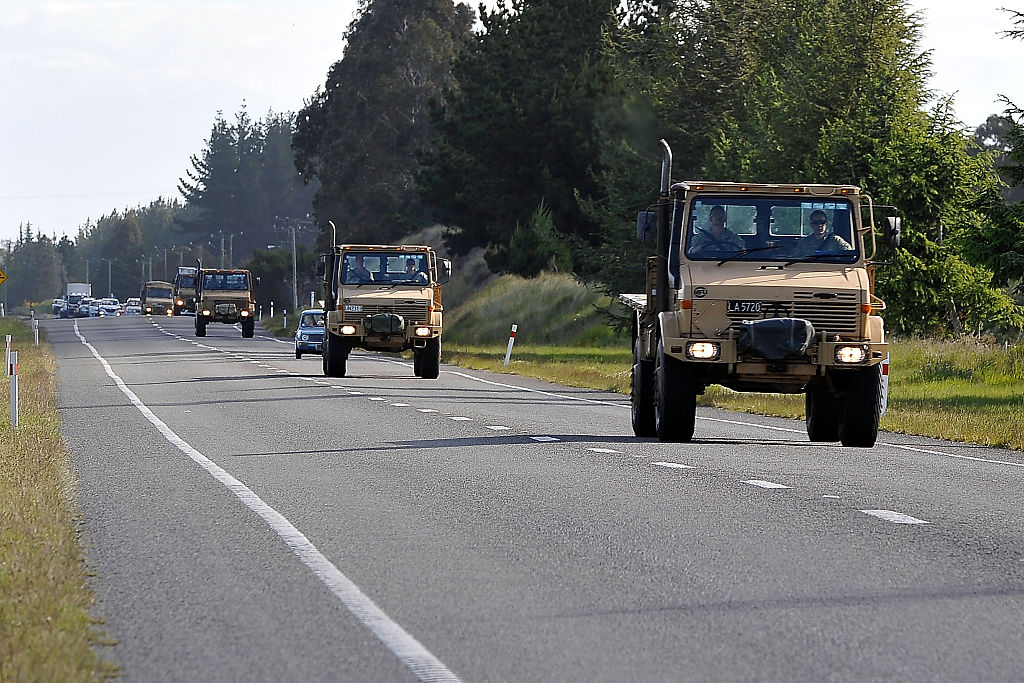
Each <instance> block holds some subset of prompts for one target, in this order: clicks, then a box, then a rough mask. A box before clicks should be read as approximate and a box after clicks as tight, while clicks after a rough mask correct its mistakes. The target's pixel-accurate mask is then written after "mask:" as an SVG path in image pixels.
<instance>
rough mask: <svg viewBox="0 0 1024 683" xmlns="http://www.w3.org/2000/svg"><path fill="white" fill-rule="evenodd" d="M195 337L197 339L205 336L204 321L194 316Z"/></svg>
mask: <svg viewBox="0 0 1024 683" xmlns="http://www.w3.org/2000/svg"><path fill="white" fill-rule="evenodd" d="M196 336H197V337H205V336H206V321H205V320H203V319H202V318H201V317H199V316H196Z"/></svg>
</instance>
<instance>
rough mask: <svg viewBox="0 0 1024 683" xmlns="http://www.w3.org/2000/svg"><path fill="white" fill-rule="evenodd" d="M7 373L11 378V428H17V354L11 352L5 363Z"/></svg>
mask: <svg viewBox="0 0 1024 683" xmlns="http://www.w3.org/2000/svg"><path fill="white" fill-rule="evenodd" d="M7 373H8V374H9V375H10V376H11V427H17V426H18V352H17V351H11V357H10V359H9V360H8V361H7Z"/></svg>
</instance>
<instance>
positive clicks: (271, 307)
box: [270, 301, 274, 319]
mask: <svg viewBox="0 0 1024 683" xmlns="http://www.w3.org/2000/svg"><path fill="white" fill-rule="evenodd" d="M270 317H271V319H273V317H274V302H273V301H271V302H270Z"/></svg>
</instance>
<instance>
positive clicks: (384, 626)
mask: <svg viewBox="0 0 1024 683" xmlns="http://www.w3.org/2000/svg"><path fill="white" fill-rule="evenodd" d="M75 334H76V335H77V336H78V338H79V340H81V342H82V344H84V345H85V347H86V348H88V349H89V351H91V352H92V355H93V356H94V357H95V358H96V360H98V361H99V362H100V364H101V365H102V366H103V369H104V371H105V372H106V373H107V375H108V376H109V377H110V378H111V379H112V380H114V384H116V385H117V388H118V389H120V390H121V393H123V394H124V395H125V396H126V397H127V398H128V400H129V401H130V402H131V403H132V405H134V406H135V407H136V408H137V409H138V410H139V412H140V413H142V415H143V417H145V418H146V419H147V420H149V422H150V423H151V424H152V425H153V426H154V427H156V429H157V431H158V432H160V433H161V434H162V435H163V437H164V438H165V439H167V441H169V442H170V443H171V444H173V445H174V446H176V447H177V448H178V450H180V451H181V452H182V453H184V454H185V455H187V456H188V457H189V458H191V459H192V460H193V461H194V462H195V463H196V464H198V465H199V466H200V467H202V468H203V469H204V470H206V471H207V472H208V473H209V474H210V475H211V476H212V477H213V478H214V479H216V480H217V481H218V482H220V483H221V484H222V485H223V486H224V487H225V488H227V489H228V490H229V491H231V493H233V494H234V495H235V496H236V497H237V498H238V499H239V500H240V501H242V503H243V504H244V505H245V506H246V507H247V508H249V509H250V510H252V511H253V512H255V513H256V514H257V515H259V516H260V517H261V518H262V519H263V520H264V521H265V522H266V523H267V526H269V527H270V528H271V530H273V532H274V533H276V534H277V535H278V537H280V538H281V540H282V541H284V542H285V544H286V545H287V546H288V548H289V549H291V551H292V553H294V554H295V556H296V557H298V558H299V559H300V560H301V561H302V563H303V564H305V565H306V566H307V567H308V568H309V569H310V570H312V572H313V574H314V575H315V576H316V577H317V578H318V579H320V581H321V582H323V584H324V585H325V586H327V588H328V589H329V590H330V591H331V592H332V593H333V594H334V595H335V596H336V597H337V598H338V600H339V601H341V604H342V605H344V606H345V608H346V609H348V611H349V612H351V613H352V614H353V615H354V616H355V617H356V618H357V619H358V620H359V621H360V622H361V623H362V624H363V625H364V626H366V628H367V629H369V630H370V632H371V633H373V635H375V636H376V637H377V639H378V640H380V641H381V642H382V643H383V644H384V646H385V647H387V648H388V650H390V651H391V652H392V653H393V654H394V655H395V656H396V657H398V659H399V660H400V661H401V662H402V663H403V664H404V665H405V666H406V667H408V668H409V670H410V671H412V672H413V674H415V675H416V677H417V678H418V679H419V680H421V681H430V682H431V683H433V682H434V681H458V680H459V678H458V677H457V676H456V675H455V674H454V673H452V672H451V671H450V670H449V669H448V668H447V667H446V666H445V665H444V664H442V663H441V660H439V659H438V658H437V657H435V656H434V655H432V654H431V653H430V652H429V651H428V650H427V649H426V648H425V647H423V645H422V644H421V643H420V642H419V641H418V640H416V639H415V638H414V637H412V635H410V634H409V633H408V632H407V631H406V630H405V629H403V628H402V627H401V626H400V625H399V624H398V623H396V622H395V621H394V620H392V619H391V618H390V617H389V616H388V615H387V614H385V613H384V611H383V610H381V609H380V608H379V607H378V606H377V605H376V604H375V603H374V602H373V600H371V599H370V598H369V597H367V595H366V594H365V593H363V592H362V591H361V590H360V589H359V587H358V586H356V584H354V583H352V581H351V580H350V579H349V578H348V577H347V576H345V575H344V574H343V573H342V572H341V570H339V569H338V568H337V567H336V566H335V565H334V564H333V563H332V562H331V561H330V560H328V559H327V558H326V557H324V555H323V554H322V553H321V552H320V551H319V550H317V548H316V546H314V545H313V544H312V543H311V542H310V541H309V539H308V538H306V536H305V535H304V534H303V533H302V532H300V531H299V530H298V529H296V528H295V526H293V525H292V523H291V522H289V521H288V519H287V518H285V516H284V515H282V514H281V513H279V512H278V511H277V510H275V509H274V508H272V507H270V506H269V505H267V504H266V503H265V502H264V501H263V500H262V499H261V498H260V497H259V496H257V495H256V494H255V493H254V492H253V491H252V490H251V489H250V488H249V487H247V486H246V485H245V484H243V483H242V482H241V481H239V480H238V479H235V477H233V476H232V475H231V474H229V473H228V472H227V471H226V470H224V469H223V468H222V467H221V466H220V465H218V464H217V463H215V462H213V461H212V460H210V459H209V458H207V457H206V456H205V455H203V454H202V453H200V452H199V451H197V450H196V449H195V448H193V447H192V446H190V445H189V444H188V443H187V442H186V441H185V440H184V439H182V438H181V437H180V436H178V435H177V434H176V433H174V431H173V430H172V429H171V428H170V427H168V426H167V425H166V424H164V423H163V421H161V420H160V418H158V417H157V416H156V414H155V413H153V411H152V410H150V408H149V407H148V406H147V405H146V404H145V403H143V402H142V400H141V399H139V397H138V396H136V395H135V392H133V391H132V390H131V389H129V388H128V385H126V384H125V383H124V381H123V380H122V379H121V378H120V377H118V375H117V374H116V373H115V372H114V370H113V368H111V367H110V363H108V362H107V361H106V359H105V358H103V356H101V355H100V353H99V351H97V350H96V347H94V346H93V345H92V344H90V343H89V342H88V341H86V339H85V337H84V336H82V333H81V332H80V331H79V330H78V321H77V320H76V321H75Z"/></svg>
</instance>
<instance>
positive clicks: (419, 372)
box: [412, 349, 423, 377]
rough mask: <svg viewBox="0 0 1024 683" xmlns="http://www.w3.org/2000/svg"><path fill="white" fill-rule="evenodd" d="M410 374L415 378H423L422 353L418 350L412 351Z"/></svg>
mask: <svg viewBox="0 0 1024 683" xmlns="http://www.w3.org/2000/svg"><path fill="white" fill-rule="evenodd" d="M412 374H414V375H416V376H417V377H422V376H423V351H421V350H420V349H413V351H412Z"/></svg>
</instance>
